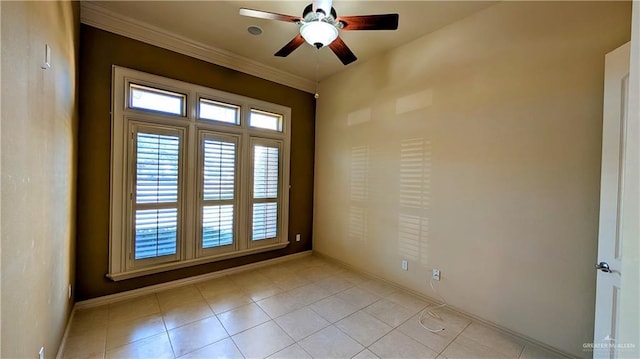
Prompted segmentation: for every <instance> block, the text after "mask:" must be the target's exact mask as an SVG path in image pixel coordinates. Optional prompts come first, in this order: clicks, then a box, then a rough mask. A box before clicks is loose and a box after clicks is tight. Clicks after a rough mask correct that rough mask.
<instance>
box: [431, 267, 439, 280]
mask: <svg viewBox="0 0 640 359" xmlns="http://www.w3.org/2000/svg"><path fill="white" fill-rule="evenodd" d="M431 278H433V280H440V269H438V268H435V269H434V270H433V272H432V273H431Z"/></svg>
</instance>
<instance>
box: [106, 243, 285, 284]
mask: <svg viewBox="0 0 640 359" xmlns="http://www.w3.org/2000/svg"><path fill="white" fill-rule="evenodd" d="M288 245H289V242H284V243H276V244H271V245H268V246H264V247H259V248H251V249H246V250H243V251H238V252H233V253H224V254H220V255H216V256H211V257H206V258H198V259H192V260H187V261H181V262H173V263H166V264H160V265H155V266H152V267H145V268H138V269H133V270H130V271H127V272H118V273H107V275H106V277H107V278H109V279H111V280H112V281H114V282H117V281H121V280H125V279H131V278H136V277H141V276H145V275H149V274H155V273H161V272H167V271H170V270H174V269H180V268H186V267H191V266H195V265H199V264H205V263H211V262H217V261H220V260H224V259H230V258H237V257H242V256H246V255H250V254H256V253H262V252H268V251H273V250H276V249H282V248H284V247H286V246H288Z"/></svg>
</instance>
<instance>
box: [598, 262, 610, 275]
mask: <svg viewBox="0 0 640 359" xmlns="http://www.w3.org/2000/svg"><path fill="white" fill-rule="evenodd" d="M596 269H599V270H601V271H603V272H605V273H611V268H609V263H607V262H600V263H598V264H596Z"/></svg>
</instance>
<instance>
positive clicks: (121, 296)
mask: <svg viewBox="0 0 640 359" xmlns="http://www.w3.org/2000/svg"><path fill="white" fill-rule="evenodd" d="M311 253H312V252H311V251H310V250H309V251H304V252H299V253H294V254H289V255H286V256H282V257H277V258H272V259H267V260H264V261H260V262H255V263H250V264H245V265H243V266H239V267H233V268H228V269H223V270H219V271H216V272H212V273H207V274H201V275H198V276H194V277H189V278H184V279H178V280H174V281H171V282H166V283H160V284H156V285H151V286H148V287H144V288H138V289H133V290H129V291H126V292H121V293H116V294H109V295H105V296H102V297H98V298H93V299H88V300H83V301H80V302H77V303H76V305H75V306H74V310H75V309H87V308H93V307H99V306H101V305H105V304H110V303H114V302H119V301H122V300H127V299H132V298H136V297H141V296H143V295H148V294H152V293H157V292H160V291H163V290H167V289H171V288H177V287H182V286H185V285H188V284H194V283H199V282H204V281H206V280H209V279H213V278H218V277H222V276H225V275H230V274H235V273H240V272H244V271H247V270H250V269H255V268H260V267H264V266H268V265H272V264H275V263H279V262H286V261H289V260H292V259H296V258H301V257H306V256H309V255H311Z"/></svg>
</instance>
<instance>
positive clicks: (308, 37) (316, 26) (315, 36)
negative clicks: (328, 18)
mask: <svg viewBox="0 0 640 359" xmlns="http://www.w3.org/2000/svg"><path fill="white" fill-rule="evenodd" d="M300 35H302V37H303V38H304V40H305V41H306V42H307V43H309V44H310V45H312V46H314V47H315V48H317V49H320V48H322V47H324V46H327V45H329V44H330V43H332V42H333V40H335V39H336V37H338V29H337V28H336V27H335V26H333V25H332V24H329V23H327V22H324V21H314V22H307V23H304V24H303V25H302V26H301V27H300Z"/></svg>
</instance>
